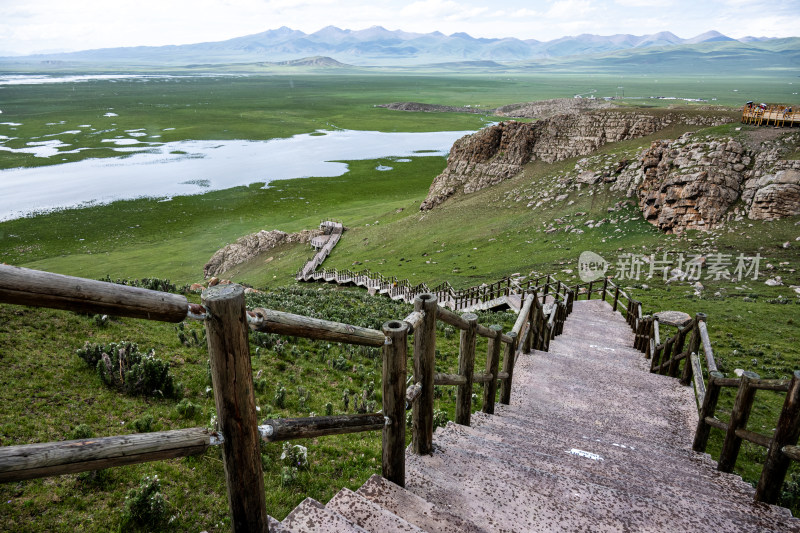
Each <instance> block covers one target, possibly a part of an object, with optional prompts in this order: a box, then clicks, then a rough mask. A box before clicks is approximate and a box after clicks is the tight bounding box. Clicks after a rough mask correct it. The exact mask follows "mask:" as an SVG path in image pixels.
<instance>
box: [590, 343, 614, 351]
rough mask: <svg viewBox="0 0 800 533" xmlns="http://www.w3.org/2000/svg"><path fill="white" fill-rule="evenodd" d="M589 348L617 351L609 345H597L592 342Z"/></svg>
mask: <svg viewBox="0 0 800 533" xmlns="http://www.w3.org/2000/svg"><path fill="white" fill-rule="evenodd" d="M589 348H595V349H597V350H605V351H607V352H616V351H617V350H616V348H609V347H607V346H597V345H596V344H590V345H589Z"/></svg>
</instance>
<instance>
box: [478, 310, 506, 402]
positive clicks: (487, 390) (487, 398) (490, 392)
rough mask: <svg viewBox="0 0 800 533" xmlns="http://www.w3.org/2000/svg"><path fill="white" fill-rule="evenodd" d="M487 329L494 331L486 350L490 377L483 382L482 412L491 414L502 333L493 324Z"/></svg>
mask: <svg viewBox="0 0 800 533" xmlns="http://www.w3.org/2000/svg"><path fill="white" fill-rule="evenodd" d="M489 329H490V330H491V331H492V332H493V333H494V337H489V343H488V344H489V347H488V349H487V350H486V373H487V374H491V376H492V379H490V380H489V381H487V382H486V383H484V384H483V412H484V413H486V414H489V415H493V414H494V402H495V399H496V397H497V369H498V368H499V366H500V348H501V344H502V343H503V341H501V340H500V335H501V334H502V333H503V328H502V326H498V325H496V324H495V325H491V326H489Z"/></svg>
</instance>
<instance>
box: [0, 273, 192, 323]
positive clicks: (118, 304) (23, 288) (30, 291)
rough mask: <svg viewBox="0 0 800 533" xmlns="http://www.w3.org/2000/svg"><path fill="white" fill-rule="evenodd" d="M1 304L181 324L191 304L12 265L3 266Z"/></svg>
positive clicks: (164, 295) (178, 298)
mask: <svg viewBox="0 0 800 533" xmlns="http://www.w3.org/2000/svg"><path fill="white" fill-rule="evenodd" d="M0 303H9V304H17V305H28V306H32V307H48V308H50V309H65V310H68V311H78V312H83V313H95V314H105V315H113V316H123V317H131V318H144V319H147V320H158V321H161V322H181V321H182V320H184V319H185V318H186V314H187V312H188V304H189V302H188V300H187V299H186V297H185V296H181V295H179V294H170V293H166V292H159V291H151V290H148V289H142V288H139V287H129V286H127V285H119V284H117V283H109V282H107V281H95V280H90V279H84V278H76V277H73V276H64V275H61V274H53V273H51V272H42V271H39V270H31V269H28V268H20V267H15V266H11V265H0Z"/></svg>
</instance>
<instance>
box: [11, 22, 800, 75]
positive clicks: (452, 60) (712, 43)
mask: <svg viewBox="0 0 800 533" xmlns="http://www.w3.org/2000/svg"><path fill="white" fill-rule="evenodd" d="M787 43H788V46H787ZM798 43H800V39H798V38H789V39H767V38H759V37H745V38H743V39H739V40H735V39H732V38H730V37H727V36H725V35H723V34H721V33H719V32H716V31H709V32H706V33H703V34H701V35H698V36H696V37H692V38H690V39H682V38H680V37H678V36H676V35H675V34H673V33H670V32H660V33H655V34H652V35H642V36H637V35H627V34H619V35H608V36H601V35H590V34H583V35H578V36H571V37H562V38H559V39H554V40H551V41H546V42H542V41H537V40H535V39H527V40H522V39H516V38H497V39H488V38H475V37H472V36H470V35H468V34H466V33H454V34H452V35H445V34H443V33H440V32H433V33H424V34H423V33H409V32H404V31H400V30H396V31H390V30H387V29H385V28H383V27H380V26H373V27H371V28H368V29H365V30H357V31H354V30H347V29H341V28H337V27H335V26H328V27H326V28H323V29H321V30H319V31H317V32H314V33H311V34H307V33H304V32H302V31H298V30H293V29H291V28H287V27H281V28H278V29H274V30H269V31H265V32H262V33H257V34H254V35H246V36H243V37H237V38H234V39H229V40H226V41H218V42H207V43H198V44H186V45H174V46H157V47H149V46H139V47H127V48H104V49H97V50H86V51H80V52H70V53H61V54H40V55H35V56H26V57H9V58H0V61H2V62H3V63H6V64H8V63H9V62H11V63H13V62H30V61H48V62H50V61H58V62H62V61H66V62H80V63H84V62H87V63H92V62H102V63H120V64H129V65H130V64H139V65H148V64H151V65H173V66H184V65H189V64H198V63H201V64H212V63H217V64H221V63H226V64H230V63H253V62H275V63H284V64H286V63H287V62H293V61H296V60H298V59H302V58H307V57H310V56H312V57H321V56H324V57H329V58H332V59H334V60H335V62H334V63H336V62H340V63H346V64H349V65H356V66H372V65H374V66H419V65H432V64H441V63H449V64H459V63H463V62H484V63H485V62H502V63H506V64H509V63H514V64H519V63H531V64H532V63H544V64H548V63H552V62H554V61H556V62H558V61H562V60H571V59H574V58H584V57H586V56H588V55H597V54H602V55H608V54H614V53H617V52H626V51H627V52H638V51H644V50H647V51H648V53H649V52H650V51H652V50H661V51H665V50H666V51H671V50H682V49H687V50H688V49H691V50H695V48H694V47H696V46H697V45H700V46H701V47H703V46H705V47H711V48H714V49H715V50H718V49H720V47H722V49H725V50H729V51H732V52H733V53H737V52H738V51H751V52H752V51H753V50H765V51H768V52H772V51H774V50H775V49H776V48H784V49H785V48H788V49H789V50H790V51H797V50H798V49H800V45H799V44H798ZM629 55H630V54H629ZM793 57H796V55H794V56H793Z"/></svg>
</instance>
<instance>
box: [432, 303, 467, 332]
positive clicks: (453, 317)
mask: <svg viewBox="0 0 800 533" xmlns="http://www.w3.org/2000/svg"><path fill="white" fill-rule="evenodd" d="M436 318H438V319H439V320H441V321H442V322H444V323H445V324H449V325H451V326H453V327H456V328H458V329H460V330H466V329H468V328H469V322H467V321H466V320H464V319H463V318H462V317H461V316H460V315H457V314H456V313H454V312H452V311H450V310H449V309H445V308H444V307H441V306H440V307H439V309H437V310H436Z"/></svg>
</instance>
